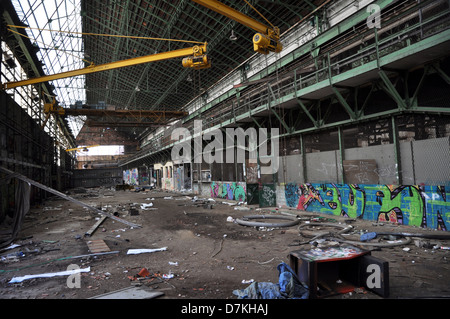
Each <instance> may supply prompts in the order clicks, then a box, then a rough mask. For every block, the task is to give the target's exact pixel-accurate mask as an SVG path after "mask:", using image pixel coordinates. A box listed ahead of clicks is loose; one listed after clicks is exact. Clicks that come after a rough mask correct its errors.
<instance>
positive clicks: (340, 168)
mask: <svg viewBox="0 0 450 319" xmlns="http://www.w3.org/2000/svg"><path fill="white" fill-rule="evenodd" d="M338 138H339V155H340V156H339V157H340V160H339V164H340V167H339V168H338V170H339V171H340V172H341V182H342V184H345V178H344V156H345V148H344V140H343V138H342V126H339V127H338Z"/></svg>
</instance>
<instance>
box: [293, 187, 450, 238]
mask: <svg viewBox="0 0 450 319" xmlns="http://www.w3.org/2000/svg"><path fill="white" fill-rule="evenodd" d="M284 195H285V199H286V205H287V206H289V207H295V208H297V209H299V210H306V211H316V212H321V213H329V214H333V215H339V216H346V217H351V218H363V219H367V220H376V221H390V222H395V223H399V224H404V225H410V226H418V227H424V228H432V229H438V230H450V197H449V196H450V190H449V189H447V190H446V188H445V186H421V185H407V186H406V185H401V186H398V185H358V184H309V183H307V184H292V183H290V184H286V186H285V192H284Z"/></svg>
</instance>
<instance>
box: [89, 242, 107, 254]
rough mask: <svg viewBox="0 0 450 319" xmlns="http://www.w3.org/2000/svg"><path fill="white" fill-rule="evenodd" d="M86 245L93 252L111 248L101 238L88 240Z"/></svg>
mask: <svg viewBox="0 0 450 319" xmlns="http://www.w3.org/2000/svg"><path fill="white" fill-rule="evenodd" d="M87 246H88V248H89V251H90V252H91V253H93V254H96V253H101V252H105V251H110V250H111V249H109V247H108V245H106V243H105V242H104V241H103V240H102V239H96V240H90V241H88V242H87Z"/></svg>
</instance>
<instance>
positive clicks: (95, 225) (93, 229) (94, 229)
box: [84, 216, 108, 237]
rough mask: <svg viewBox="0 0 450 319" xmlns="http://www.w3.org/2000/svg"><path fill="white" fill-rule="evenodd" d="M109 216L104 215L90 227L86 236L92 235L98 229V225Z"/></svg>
mask: <svg viewBox="0 0 450 319" xmlns="http://www.w3.org/2000/svg"><path fill="white" fill-rule="evenodd" d="M106 218H108V216H102V218H100V219H99V220H98V221H97V222H96V223H95V224H94V225H93V226H92V227H91V229H89V230H88V231H87V232H86V233H84V235H85V236H88V237H90V236H92V234H93V233H94V232H95V231H96V230H97V228H98V226H100V225H101V224H102V223H103V222H104V221H105V219H106Z"/></svg>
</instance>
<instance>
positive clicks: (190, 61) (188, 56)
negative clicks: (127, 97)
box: [2, 42, 211, 90]
mask: <svg viewBox="0 0 450 319" xmlns="http://www.w3.org/2000/svg"><path fill="white" fill-rule="evenodd" d="M206 45H207V43H206V42H205V43H204V44H201V45H195V46H193V47H191V48H184V49H178V50H173V51H168V52H162V53H157V54H151V55H146V56H142V57H137V58H131V59H126V60H121V61H116V62H110V63H105V64H99V65H94V64H93V63H92V64H91V65H90V66H88V67H86V68H83V69H79V70H73V71H67V72H62V73H57V74H52V75H44V76H40V77H36V78H32V79H28V80H22V81H15V82H7V83H4V84H2V89H3V90H7V89H12V88H15V87H19V86H25V85H30V84H36V83H42V82H47V81H53V80H58V79H63V78H68V77H72V76H78V75H84V74H90V73H95V72H101V71H107V70H112V69H118V68H123V67H127V66H132V65H137V64H143V63H150V62H156V61H162V60H168V59H174V58H180V57H185V58H184V59H183V61H182V65H183V67H185V68H193V69H204V68H209V67H210V66H211V63H210V61H209V59H208V57H207V55H206Z"/></svg>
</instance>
